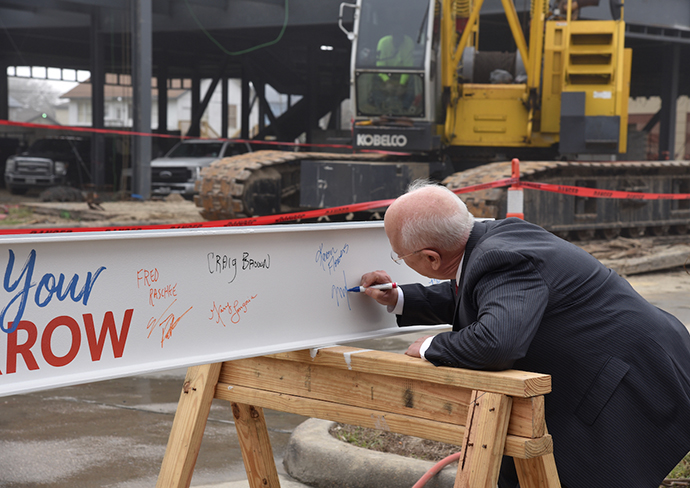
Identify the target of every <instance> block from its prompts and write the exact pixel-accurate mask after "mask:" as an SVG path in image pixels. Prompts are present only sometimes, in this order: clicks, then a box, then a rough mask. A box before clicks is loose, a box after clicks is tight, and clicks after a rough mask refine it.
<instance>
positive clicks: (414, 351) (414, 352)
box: [405, 335, 432, 358]
mask: <svg viewBox="0 0 690 488" xmlns="http://www.w3.org/2000/svg"><path fill="white" fill-rule="evenodd" d="M429 337H432V336H430V335H428V336H424V337H420V338H419V339H417V340H416V341H414V342H413V343H412V344H410V347H408V348H407V351H405V354H407V355H408V356H412V357H413V358H421V357H422V355H421V354H420V353H419V348H420V347H422V344H423V343H424V341H425V340H427V339H428V338H429Z"/></svg>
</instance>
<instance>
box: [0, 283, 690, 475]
mask: <svg viewBox="0 0 690 488" xmlns="http://www.w3.org/2000/svg"><path fill="white" fill-rule="evenodd" d="M629 281H630V282H631V284H632V285H633V286H634V287H635V288H636V289H637V290H638V291H639V292H640V293H641V294H642V295H643V296H645V297H646V298H647V299H648V300H649V301H650V302H652V303H653V304H655V305H657V306H659V307H661V308H663V309H665V310H667V311H669V312H670V313H672V314H674V315H676V316H677V317H678V318H679V319H680V320H681V321H682V322H683V323H684V324H685V325H686V326H687V327H688V328H690V300H688V298H689V297H690V275H689V274H688V273H687V272H685V271H683V270H674V271H670V272H665V273H653V274H647V275H638V276H633V277H630V278H629ZM419 335H421V334H407V335H403V336H396V337H389V338H382V339H375V340H369V341H361V342H358V343H354V345H356V346H359V347H364V348H368V349H379V350H385V351H395V352H403V351H404V350H405V349H406V347H407V345H408V344H409V343H410V342H412V341H413V340H414V339H415V338H416V337H418V336H419ZM184 375H185V370H174V371H169V372H164V373H158V374H152V375H143V376H136V377H130V378H121V379H116V380H110V381H103V382H99V383H91V384H87V385H79V386H71V387H65V388H59V389H55V390H48V391H42V392H36V393H30V394H24V395H14V396H9V397H3V398H0V487H2V488H29V487H31V488H38V487H41V488H44V487H45V488H82V487H83V488H93V487H103V488H105V487H108V488H144V487H147V488H148V487H154V486H155V484H156V479H157V476H158V472H159V470H160V465H161V462H162V459H163V455H164V453H165V447H166V444H167V440H168V435H169V433H170V428H171V426H172V421H173V416H174V412H175V408H176V406H177V401H178V398H179V394H180V389H181V386H182V382H183V379H184ZM265 414H266V422H267V424H268V428H269V433H270V437H271V442H272V445H273V451H274V456H275V458H276V466H277V467H278V471H279V473H280V474H281V475H282V477H283V480H284V481H285V482H284V484H283V486H284V487H285V488H290V487H291V486H299V485H292V484H291V483H290V478H289V476H288V475H287V474H286V473H285V470H284V468H283V465H282V459H283V455H284V450H285V446H286V444H287V441H288V439H289V437H290V434H291V433H292V431H293V430H294V428H295V427H296V426H297V425H299V424H300V423H301V422H303V421H304V420H305V418H304V417H301V416H298V415H292V414H284V413H280V412H274V411H270V410H266V411H265ZM244 480H246V474H245V471H244V466H243V463H242V455H241V453H240V449H239V443H238V440H237V435H236V433H235V427H234V424H233V422H232V412H231V409H230V404H229V403H228V402H224V401H220V400H214V403H213V406H212V408H211V413H210V416H209V420H208V423H207V426H206V432H205V435H204V438H203V442H202V446H201V452H200V453H199V457H198V460H197V463H196V469H195V471H194V477H193V479H192V486H196V487H201V486H204V487H207V486H213V487H214V488H240V487H241V486H247V484H246V481H244Z"/></svg>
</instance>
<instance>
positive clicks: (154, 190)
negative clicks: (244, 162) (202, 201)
mask: <svg viewBox="0 0 690 488" xmlns="http://www.w3.org/2000/svg"><path fill="white" fill-rule="evenodd" d="M251 150H252V148H251V146H250V145H249V144H248V143H247V142H244V141H232V140H225V141H219V140H213V139H189V140H184V141H180V142H178V143H177V144H176V145H175V146H173V148H172V149H171V150H170V151H169V152H168V154H166V155H165V156H163V157H161V158H156V159H154V160H153V161H151V194H152V195H154V196H167V195H169V194H170V193H179V194H181V195H182V196H184V197H185V198H192V197H193V195H194V193H195V192H194V183H195V182H196V180H197V178H199V175H200V173H201V169H202V168H205V167H206V166H208V165H210V164H211V163H212V162H213V161H216V160H217V159H222V158H227V157H229V156H235V155H237V154H244V153H246V152H250V151H251Z"/></svg>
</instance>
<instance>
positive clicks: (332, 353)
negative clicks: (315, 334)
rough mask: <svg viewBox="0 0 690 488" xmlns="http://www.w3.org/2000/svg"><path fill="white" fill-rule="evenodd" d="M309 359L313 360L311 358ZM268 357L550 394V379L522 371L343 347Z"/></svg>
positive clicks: (464, 385)
mask: <svg viewBox="0 0 690 488" xmlns="http://www.w3.org/2000/svg"><path fill="white" fill-rule="evenodd" d="M312 356H313V357H312ZM269 357H274V358H277V359H282V360H285V361H298V362H302V363H307V364H317V365H323V366H329V367H332V368H337V369H341V370H351V371H356V372H361V373H375V374H379V375H383V376H393V377H399V378H406V379H413V380H421V381H427V382H429V383H440V384H446V385H453V386H457V387H461V388H469V389H471V390H481V391H489V392H494V393H503V394H505V395H510V396H515V397H532V396H537V395H545V394H547V393H549V392H550V391H551V377H550V376H549V375H545V374H539V373H530V372H525V371H516V370H507V371H474V370H469V369H462V368H448V367H437V366H434V365H432V364H431V363H429V362H427V361H424V360H423V359H420V358H412V357H410V356H406V355H404V354H397V353H391V352H383V351H372V350H367V349H358V348H354V347H346V346H333V347H327V348H322V349H318V350H301V351H294V352H286V353H280V354H271V355H269Z"/></svg>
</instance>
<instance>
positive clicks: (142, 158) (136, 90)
mask: <svg viewBox="0 0 690 488" xmlns="http://www.w3.org/2000/svg"><path fill="white" fill-rule="evenodd" d="M131 1H132V3H131V6H132V88H133V96H132V102H133V103H132V122H133V124H132V125H133V127H132V128H133V130H134V132H145V133H150V132H151V75H152V72H151V60H152V33H151V18H152V13H151V1H152V0H131ZM132 192H133V193H135V194H138V195H139V196H141V197H142V198H143V199H145V200H147V199H149V198H150V197H151V138H150V137H149V136H135V137H134V152H133V154H132Z"/></svg>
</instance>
